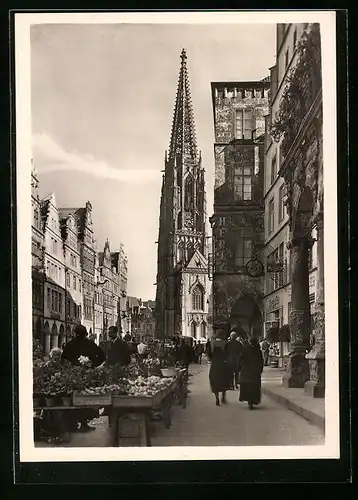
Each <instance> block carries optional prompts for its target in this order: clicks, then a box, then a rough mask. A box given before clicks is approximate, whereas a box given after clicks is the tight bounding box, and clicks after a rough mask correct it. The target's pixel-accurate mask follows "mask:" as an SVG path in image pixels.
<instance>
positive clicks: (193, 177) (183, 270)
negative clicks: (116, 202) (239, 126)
mask: <svg viewBox="0 0 358 500" xmlns="http://www.w3.org/2000/svg"><path fill="white" fill-rule="evenodd" d="M180 57H181V66H180V72H179V81H178V89H177V94H176V101H175V109H174V117H173V125H172V131H171V138H170V146H169V152H168V151H166V152H165V169H164V174H163V180H162V192H161V204H160V218H159V239H158V268H157V269H158V270H157V296H156V335H157V336H158V337H160V338H163V337H167V336H172V335H174V334H179V335H191V336H193V337H196V338H201V337H206V335H207V323H206V317H207V308H208V305H207V303H208V289H209V284H208V262H207V237H206V195H205V183H204V169H203V167H202V163H201V152H199V151H198V148H197V143H196V135H195V124H194V115H193V109H192V103H191V97H190V88H189V80H188V73H187V63H186V60H187V56H186V52H185V50H184V49H183V50H182V52H181V56H180Z"/></svg>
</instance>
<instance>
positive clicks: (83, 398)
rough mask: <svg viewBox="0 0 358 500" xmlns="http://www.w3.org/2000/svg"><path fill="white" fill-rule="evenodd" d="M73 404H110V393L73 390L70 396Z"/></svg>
mask: <svg viewBox="0 0 358 500" xmlns="http://www.w3.org/2000/svg"><path fill="white" fill-rule="evenodd" d="M72 403H73V406H110V405H111V404H112V394H111V393H110V392H108V393H105V394H91V393H82V392H77V391H75V392H74V393H73V397H72Z"/></svg>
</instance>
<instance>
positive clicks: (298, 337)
mask: <svg viewBox="0 0 358 500" xmlns="http://www.w3.org/2000/svg"><path fill="white" fill-rule="evenodd" d="M289 324H290V331H291V338H292V344H293V347H294V349H295V348H296V349H297V348H303V347H307V346H308V345H309V331H310V314H309V311H304V310H292V311H291V313H290V320H289Z"/></svg>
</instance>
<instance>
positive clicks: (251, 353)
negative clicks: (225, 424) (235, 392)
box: [239, 337, 263, 410]
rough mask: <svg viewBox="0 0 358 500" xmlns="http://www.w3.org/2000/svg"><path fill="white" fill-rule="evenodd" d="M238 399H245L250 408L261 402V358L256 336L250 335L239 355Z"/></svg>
mask: <svg viewBox="0 0 358 500" xmlns="http://www.w3.org/2000/svg"><path fill="white" fill-rule="evenodd" d="M239 369H240V396H239V401H247V403H248V405H249V408H250V410H253V408H254V405H259V404H260V402H261V374H262V370H263V358H262V352H261V349H260V345H259V343H258V340H257V339H256V337H251V339H250V341H249V343H248V344H247V345H246V346H245V347H244V348H243V351H242V354H241V357H240V366H239Z"/></svg>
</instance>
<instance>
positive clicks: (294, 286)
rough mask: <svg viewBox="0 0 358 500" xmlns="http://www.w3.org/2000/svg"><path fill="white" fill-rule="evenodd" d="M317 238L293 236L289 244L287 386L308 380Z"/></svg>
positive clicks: (303, 383)
mask: <svg viewBox="0 0 358 500" xmlns="http://www.w3.org/2000/svg"><path fill="white" fill-rule="evenodd" d="M313 242H314V240H313V239H312V238H311V237H310V236H304V237H294V238H292V240H291V241H290V242H289V243H288V245H287V247H288V248H289V249H290V250H291V263H292V264H291V265H292V281H291V313H290V318H289V324H290V332H291V346H292V350H291V354H290V357H289V361H288V367H287V371H286V373H285V375H284V377H283V385H284V386H286V387H295V388H303V387H304V385H305V383H306V382H307V380H309V364H308V360H307V359H306V352H307V351H308V349H309V347H310V332H311V314H310V302H309V270H308V251H309V249H310V248H312V245H313Z"/></svg>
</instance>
